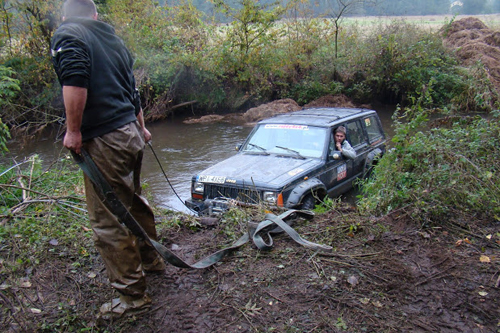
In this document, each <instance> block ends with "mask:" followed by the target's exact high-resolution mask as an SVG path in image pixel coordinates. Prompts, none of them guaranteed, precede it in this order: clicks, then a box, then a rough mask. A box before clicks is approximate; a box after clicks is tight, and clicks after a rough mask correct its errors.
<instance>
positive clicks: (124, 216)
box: [71, 149, 332, 269]
mask: <svg viewBox="0 0 500 333" xmlns="http://www.w3.org/2000/svg"><path fill="white" fill-rule="evenodd" d="M71 153H72V155H73V158H74V160H75V162H76V163H77V164H78V165H79V166H80V168H81V169H82V170H83V172H84V173H85V174H86V175H87V176H88V177H89V179H90V180H91V181H92V183H93V184H94V185H95V188H96V190H97V192H98V194H99V196H100V197H101V200H103V202H104V204H105V205H106V206H107V207H108V209H109V210H110V211H111V212H113V214H114V215H115V216H116V217H117V218H118V220H119V221H120V222H121V223H122V224H124V225H125V226H126V227H127V228H128V229H129V230H130V231H131V232H132V233H133V234H134V235H135V236H136V237H138V238H140V239H143V240H144V241H145V242H146V243H147V244H150V245H151V246H153V247H154V249H155V250H156V251H157V252H158V253H159V254H160V256H161V257H162V258H163V259H164V260H165V261H167V262H168V263H170V264H172V265H174V266H176V267H181V268H196V269H202V268H207V267H209V266H212V265H213V264H215V263H217V262H218V261H220V260H221V259H222V258H224V257H225V256H227V255H228V254H229V253H231V252H232V251H234V250H236V249H237V248H239V247H241V246H242V245H244V244H246V243H247V242H248V241H249V240H250V239H252V241H253V243H254V244H255V245H256V246H257V248H259V249H261V250H269V249H271V248H272V246H273V239H272V237H271V235H270V234H271V233H278V232H283V231H284V232H286V233H287V234H288V235H289V236H290V237H291V238H292V239H293V240H294V241H296V242H297V243H299V244H300V245H302V246H304V247H307V248H310V249H312V250H315V251H320V252H331V251H332V247H331V246H327V245H321V244H316V243H313V242H309V241H307V240H305V239H303V238H302V237H300V235H299V234H298V233H297V232H296V231H295V230H294V229H293V228H292V227H290V225H289V223H291V222H292V220H293V219H295V218H296V217H298V216H300V217H304V218H307V219H310V218H312V217H313V216H314V213H313V212H311V211H306V210H293V209H292V210H288V211H286V212H284V213H282V214H280V215H274V214H267V215H266V216H265V219H264V221H262V222H259V223H252V222H251V223H249V224H248V232H247V233H245V234H244V235H243V236H242V237H240V239H238V240H237V241H236V242H234V243H233V244H232V245H231V246H229V247H227V248H224V249H222V250H219V251H217V252H215V253H213V254H211V255H209V256H207V257H205V258H203V259H201V260H200V261H198V262H196V263H194V264H188V263H187V262H185V261H184V260H183V259H181V258H179V257H178V256H177V255H176V254H174V253H173V252H172V251H170V250H169V249H167V248H166V247H165V246H163V245H162V244H160V243H158V242H157V241H155V240H153V239H151V238H150V237H149V236H148V234H147V233H146V231H145V230H144V229H143V228H142V227H141V225H140V224H139V223H138V222H137V221H136V220H135V218H134V217H133V216H132V214H131V213H130V212H129V211H128V210H127V208H126V207H125V206H124V205H123V203H122V202H121V201H120V199H119V198H118V197H117V195H116V194H115V193H114V191H113V189H112V187H111V186H110V185H109V183H108V182H107V180H106V179H105V178H104V176H103V175H102V173H101V171H100V170H99V169H98V167H97V166H96V165H95V163H94V161H93V160H92V158H91V157H90V155H89V154H88V153H87V151H85V150H84V149H82V152H81V154H76V153H75V152H74V151H71ZM263 236H265V237H266V238H267V242H266V241H265V240H264V238H263Z"/></svg>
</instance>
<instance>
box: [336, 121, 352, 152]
mask: <svg viewBox="0 0 500 333" xmlns="http://www.w3.org/2000/svg"><path fill="white" fill-rule="evenodd" d="M345 134H346V130H345V127H344V126H339V127H337V129H336V130H335V147H336V148H337V150H338V151H340V152H341V153H342V155H344V156H345V157H346V158H350V159H355V158H356V151H355V150H354V148H352V147H351V144H350V143H349V142H348V141H347V140H346V139H345Z"/></svg>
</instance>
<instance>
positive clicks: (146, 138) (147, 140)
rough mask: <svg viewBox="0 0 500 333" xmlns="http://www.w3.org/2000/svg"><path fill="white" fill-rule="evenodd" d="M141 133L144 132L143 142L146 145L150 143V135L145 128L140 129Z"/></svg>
mask: <svg viewBox="0 0 500 333" xmlns="http://www.w3.org/2000/svg"><path fill="white" fill-rule="evenodd" d="M142 131H143V132H144V142H146V143H148V142H149V141H151V133H150V132H149V131H148V129H147V128H146V127H143V128H142Z"/></svg>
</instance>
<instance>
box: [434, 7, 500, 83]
mask: <svg viewBox="0 0 500 333" xmlns="http://www.w3.org/2000/svg"><path fill="white" fill-rule="evenodd" d="M441 33H443V34H444V35H445V36H446V38H445V40H444V43H445V45H446V46H447V47H449V48H453V49H455V50H456V53H457V55H458V57H459V58H460V59H461V60H462V61H463V62H464V64H465V65H472V64H474V63H475V62H477V61H481V62H482V63H483V64H484V66H485V67H486V69H487V75H488V76H489V78H490V80H491V81H492V82H493V84H494V86H495V88H496V90H497V91H499V92H500V32H496V31H493V30H491V29H489V28H488V27H487V26H486V25H485V24H484V23H483V22H482V21H480V20H479V19H477V18H473V17H469V18H464V19H461V20H458V21H455V22H453V23H452V24H451V25H450V26H449V27H448V26H446V27H444V28H442V29H441Z"/></svg>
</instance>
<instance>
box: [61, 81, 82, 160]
mask: <svg viewBox="0 0 500 333" xmlns="http://www.w3.org/2000/svg"><path fill="white" fill-rule="evenodd" d="M63 98H64V108H65V109H66V135H64V140H63V145H64V147H66V148H68V149H70V150H73V151H74V152H75V153H77V154H80V152H81V149H82V132H80V127H81V126H82V117H83V110H84V109H85V103H86V102H87V89H86V88H81V87H75V86H63Z"/></svg>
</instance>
